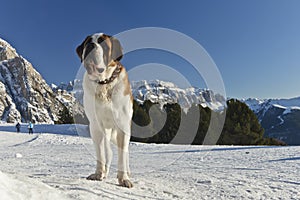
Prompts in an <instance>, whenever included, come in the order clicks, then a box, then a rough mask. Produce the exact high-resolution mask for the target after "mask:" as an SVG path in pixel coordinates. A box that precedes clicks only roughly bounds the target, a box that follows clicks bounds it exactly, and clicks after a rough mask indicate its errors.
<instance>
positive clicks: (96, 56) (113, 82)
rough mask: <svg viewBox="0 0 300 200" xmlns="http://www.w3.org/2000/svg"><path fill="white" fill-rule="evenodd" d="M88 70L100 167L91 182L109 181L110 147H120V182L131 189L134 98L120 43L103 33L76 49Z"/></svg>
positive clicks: (87, 95) (88, 102)
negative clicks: (131, 141) (130, 154)
mask: <svg viewBox="0 0 300 200" xmlns="http://www.w3.org/2000/svg"><path fill="white" fill-rule="evenodd" d="M76 52H77V54H78V56H79V57H80V59H81V62H82V64H83V65H84V67H85V68H86V72H85V75H84V78H83V91H84V97H83V104H84V109H85V112H86V115H87V117H88V119H89V122H90V133H91V137H92V139H93V142H94V145H95V149H96V156H97V167H96V172H95V173H94V174H92V175H90V176H89V177H88V178H87V179H89V180H103V179H104V178H106V177H107V175H108V172H109V167H110V164H111V160H112V150H111V146H110V143H111V142H113V143H114V144H116V145H117V147H118V175H117V178H118V181H119V184H120V185H121V186H124V187H128V188H131V187H132V186H133V185H132V183H131V181H130V180H129V176H130V170H129V140H130V134H131V118H132V113H133V98H132V94H131V89H130V84H129V81H128V76H127V72H126V70H125V68H124V66H122V64H121V63H120V62H119V61H120V60H121V58H122V57H123V54H122V47H121V45H120V42H119V41H118V40H117V39H116V38H114V37H111V36H108V35H105V34H103V33H99V34H93V35H90V36H88V37H87V38H86V39H85V40H84V41H83V42H82V44H81V45H79V46H78V47H77V49H76Z"/></svg>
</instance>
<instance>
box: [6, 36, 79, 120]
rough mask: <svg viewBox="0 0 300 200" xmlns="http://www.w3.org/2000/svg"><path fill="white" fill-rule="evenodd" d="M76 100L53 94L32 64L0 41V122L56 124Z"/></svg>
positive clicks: (7, 44) (64, 94)
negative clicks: (60, 113)
mask: <svg viewBox="0 0 300 200" xmlns="http://www.w3.org/2000/svg"><path fill="white" fill-rule="evenodd" d="M74 103H75V98H74V97H72V95H70V94H69V93H67V92H64V91H62V90H60V91H56V92H54V91H53V90H52V89H51V87H50V86H49V85H48V84H47V83H46V81H45V80H44V79H43V77H42V76H41V75H40V74H39V73H38V72H37V71H36V70H35V69H34V67H33V66H32V64H31V63H30V62H28V61H27V60H26V59H25V58H23V57H22V56H20V55H19V54H18V53H17V51H16V49H14V48H13V47H12V46H11V45H10V44H9V43H8V42H6V41H4V40H3V39H0V120H1V121H4V122H11V123H12V122H16V121H23V122H25V121H29V120H32V121H33V122H35V123H54V122H55V121H57V119H58V115H59V112H60V110H62V109H63V108H64V106H67V107H69V106H72V105H73V104H74Z"/></svg>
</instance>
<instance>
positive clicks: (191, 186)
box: [0, 132, 300, 200]
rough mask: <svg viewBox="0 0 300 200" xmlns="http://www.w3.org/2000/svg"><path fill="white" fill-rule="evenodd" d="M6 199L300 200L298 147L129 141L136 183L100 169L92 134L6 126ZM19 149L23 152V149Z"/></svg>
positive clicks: (2, 171) (1, 184)
mask: <svg viewBox="0 0 300 200" xmlns="http://www.w3.org/2000/svg"><path fill="white" fill-rule="evenodd" d="M0 137H1V140H0V150H1V151H0V161H1V165H0V196H1V199H3V198H4V199H33V200H35V199H38V200H41V199H78V200H79V199H88V200H92V199H299V198H300V192H299V191H300V174H299V170H300V157H299V150H300V147H262V146H189V145H188V146H184V145H163V144H162V145H157V144H140V143H131V145H130V152H131V153H130V164H131V170H132V181H133V184H134V187H133V188H132V189H127V188H122V187H119V186H118V185H117V179H116V173H117V170H116V158H117V154H116V149H115V148H114V160H113V163H112V167H111V171H110V174H109V177H108V178H107V179H106V180H104V181H102V182H98V181H88V180H86V179H85V177H87V176H88V175H89V174H91V173H93V172H94V170H95V164H96V163H95V158H94V150H93V145H92V141H91V139H90V138H84V137H78V136H70V135H58V134H33V135H28V134H23V133H21V134H17V133H11V132H0ZM17 155H21V156H17Z"/></svg>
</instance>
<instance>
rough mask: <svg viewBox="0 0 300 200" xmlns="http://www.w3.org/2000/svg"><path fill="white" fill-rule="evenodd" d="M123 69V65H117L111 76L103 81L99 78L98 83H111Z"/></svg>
mask: <svg viewBox="0 0 300 200" xmlns="http://www.w3.org/2000/svg"><path fill="white" fill-rule="evenodd" d="M121 69H122V66H121V65H119V64H117V67H116V69H115V70H114V72H113V73H112V75H111V77H110V78H107V79H105V80H103V81H99V80H97V81H95V82H96V83H98V84H100V85H105V84H109V83H111V82H113V81H114V80H115V79H116V78H117V77H118V76H119V74H120V72H121Z"/></svg>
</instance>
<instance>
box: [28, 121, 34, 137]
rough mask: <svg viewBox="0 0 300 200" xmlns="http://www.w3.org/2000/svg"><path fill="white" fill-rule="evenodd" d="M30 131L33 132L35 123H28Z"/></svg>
mask: <svg viewBox="0 0 300 200" xmlns="http://www.w3.org/2000/svg"><path fill="white" fill-rule="evenodd" d="M28 133H29V134H33V123H31V122H29V124H28Z"/></svg>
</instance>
